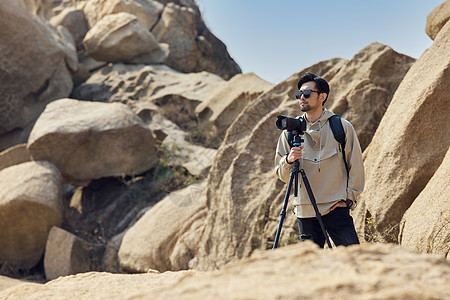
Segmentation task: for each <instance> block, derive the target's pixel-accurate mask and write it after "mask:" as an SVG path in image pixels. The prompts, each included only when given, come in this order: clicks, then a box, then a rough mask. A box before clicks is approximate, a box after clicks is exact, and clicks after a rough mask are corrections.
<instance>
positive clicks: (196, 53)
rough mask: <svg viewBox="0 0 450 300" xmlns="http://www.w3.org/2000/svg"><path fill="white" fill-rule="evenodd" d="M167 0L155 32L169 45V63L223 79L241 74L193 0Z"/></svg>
mask: <svg viewBox="0 0 450 300" xmlns="http://www.w3.org/2000/svg"><path fill="white" fill-rule="evenodd" d="M165 2H168V3H167V4H166V6H165V7H164V10H163V12H162V15H161V17H160V19H159V20H158V23H156V25H155V26H154V27H153V28H152V33H153V34H154V36H155V38H156V39H157V40H158V41H159V42H160V43H167V44H169V48H170V54H169V57H168V58H167V61H166V64H167V65H169V66H170V67H172V68H174V69H176V70H179V71H182V72H185V73H192V72H200V71H207V72H210V73H214V74H217V75H219V76H221V77H222V78H224V79H229V78H231V77H233V76H234V75H236V74H238V73H241V69H240V68H239V66H238V65H237V64H236V62H235V61H234V60H233V59H232V58H231V57H230V55H229V53H228V51H227V49H226V46H225V45H224V44H223V43H222V42H221V41H220V40H219V39H218V38H217V37H215V36H214V35H213V34H212V33H211V32H210V31H209V30H208V28H207V27H206V25H205V24H204V23H203V21H202V19H201V16H200V12H199V9H198V7H197V5H196V4H195V2H194V1H165ZM175 2H180V3H179V4H180V5H178V4H176V3H175ZM189 2H190V3H189ZM186 5H187V6H186Z"/></svg>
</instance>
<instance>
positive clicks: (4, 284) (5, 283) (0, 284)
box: [0, 275, 27, 292]
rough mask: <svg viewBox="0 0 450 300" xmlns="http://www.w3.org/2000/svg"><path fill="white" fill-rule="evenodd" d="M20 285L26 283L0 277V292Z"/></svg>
mask: <svg viewBox="0 0 450 300" xmlns="http://www.w3.org/2000/svg"><path fill="white" fill-rule="evenodd" d="M22 283H27V281H25V280H20V279H14V278H10V277H7V276H2V275H0V292H1V291H3V290H6V289H7V288H10V287H13V286H15V285H19V284H22Z"/></svg>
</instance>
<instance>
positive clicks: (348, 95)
mask: <svg viewBox="0 0 450 300" xmlns="http://www.w3.org/2000/svg"><path fill="white" fill-rule="evenodd" d="M413 62H414V59H413V58H411V57H409V56H406V55H403V54H400V53H397V52H395V51H394V50H393V49H392V48H390V47H388V46H386V45H383V44H380V43H373V44H370V45H369V46H367V47H365V48H364V49H362V50H361V51H359V52H358V53H357V54H356V55H355V56H354V57H353V58H352V59H351V60H349V61H348V62H347V63H346V64H345V66H343V67H342V68H341V70H340V72H339V73H338V74H336V76H335V77H333V79H332V80H331V81H330V82H329V83H330V89H331V92H330V95H329V98H328V99H327V102H326V103H325V106H326V107H327V108H329V109H330V110H331V111H333V112H335V113H337V114H339V115H341V116H342V117H343V118H344V119H346V120H348V121H350V122H351V123H352V124H353V125H354V126H355V130H356V133H357V135H358V139H359V142H360V144H361V148H362V149H363V151H364V149H365V148H366V147H367V146H368V145H369V143H370V141H371V139H372V136H373V135H374V133H375V130H376V129H377V126H378V124H379V122H380V120H381V118H382V117H383V115H384V112H385V111H386V109H387V107H388V105H389V103H390V101H391V99H392V96H393V95H394V93H395V90H396V89H397V87H398V85H399V84H400V82H401V81H402V79H403V77H404V76H405V74H406V72H407V71H408V70H409V68H410V67H411V65H412V63H413Z"/></svg>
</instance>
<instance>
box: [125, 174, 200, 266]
mask: <svg viewBox="0 0 450 300" xmlns="http://www.w3.org/2000/svg"><path fill="white" fill-rule="evenodd" d="M205 186H206V184H205V183H202V184H193V185H190V186H189V187H187V188H184V189H182V190H178V191H175V192H172V193H171V194H170V195H168V196H167V197H166V198H164V199H163V200H161V201H160V202H158V203H157V204H156V205H155V206H153V207H152V208H150V209H149V210H148V211H147V212H146V213H145V215H144V216H143V217H142V218H141V219H139V221H138V222H137V223H136V224H135V225H133V226H132V227H131V228H130V229H128V231H127V232H126V233H125V236H124V237H123V240H122V244H121V246H120V249H119V262H120V266H121V268H122V269H123V270H125V271H128V272H133V273H134V272H147V270H149V269H156V270H158V271H160V272H163V271H168V270H183V269H188V268H189V267H190V266H189V262H190V261H191V260H192V258H193V256H194V249H195V248H196V247H197V243H198V241H199V239H200V238H201V232H202V226H201V225H202V224H203V218H204V217H205V215H206V210H205V209H206V206H205V200H206V197H205V191H206V190H205ZM188 230H189V232H187V231H188Z"/></svg>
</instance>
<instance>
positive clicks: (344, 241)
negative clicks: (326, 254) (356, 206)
mask: <svg viewBox="0 0 450 300" xmlns="http://www.w3.org/2000/svg"><path fill="white" fill-rule="evenodd" d="M322 221H323V225H324V226H325V229H326V230H327V232H328V235H329V236H330V237H331V239H332V240H333V242H334V244H335V245H336V246H341V245H343V246H349V245H354V244H359V240H358V235H357V234H356V230H355V225H354V224H353V218H352V216H350V211H349V209H348V208H347V207H336V208H335V209H334V210H332V211H330V212H329V213H328V214H326V215H324V216H322ZM297 223H298V227H299V238H300V241H301V242H303V241H305V240H312V241H313V242H314V243H316V244H317V245H319V246H320V247H321V248H323V246H324V244H325V237H324V235H323V232H322V229H321V228H320V224H319V221H318V220H317V218H315V217H314V218H297Z"/></svg>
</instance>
